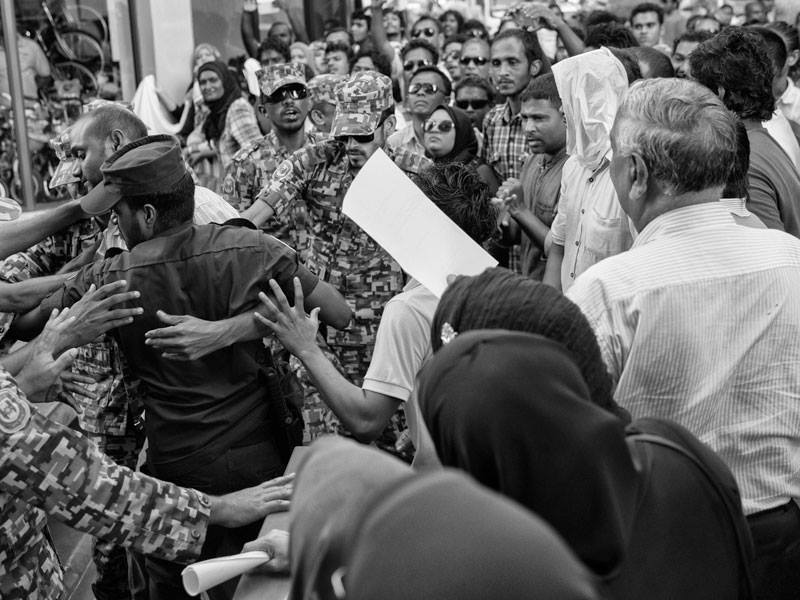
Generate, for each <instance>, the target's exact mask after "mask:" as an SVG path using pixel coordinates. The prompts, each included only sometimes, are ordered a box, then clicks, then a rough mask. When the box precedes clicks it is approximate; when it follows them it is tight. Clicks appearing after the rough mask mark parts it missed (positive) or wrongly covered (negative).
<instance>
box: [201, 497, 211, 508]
mask: <svg viewBox="0 0 800 600" xmlns="http://www.w3.org/2000/svg"><path fill="white" fill-rule="evenodd" d="M200 504H202V505H203V506H211V501H210V500H209V499H208V496H206V495H205V494H200Z"/></svg>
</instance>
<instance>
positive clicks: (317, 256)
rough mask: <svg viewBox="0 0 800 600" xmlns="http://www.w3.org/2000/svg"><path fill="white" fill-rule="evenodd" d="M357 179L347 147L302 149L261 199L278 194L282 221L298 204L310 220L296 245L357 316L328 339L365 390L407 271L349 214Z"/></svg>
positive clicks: (420, 163)
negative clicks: (382, 324)
mask: <svg viewBox="0 0 800 600" xmlns="http://www.w3.org/2000/svg"><path fill="white" fill-rule="evenodd" d="M393 158H394V160H395V162H396V163H397V164H398V166H400V168H402V169H403V170H404V171H406V172H408V173H417V172H419V170H420V169H422V168H424V167H425V166H426V165H428V164H430V161H429V160H428V159H427V158H425V157H424V156H419V155H413V154H409V153H401V154H400V155H398V156H394V157H393ZM353 177H354V172H353V171H352V170H351V169H350V163H349V160H348V158H347V155H346V153H345V152H344V149H343V147H342V146H341V145H340V144H338V143H337V142H334V141H325V142H320V143H317V144H313V145H309V146H306V147H304V148H301V149H300V150H298V151H297V152H295V153H293V154H292V155H291V156H290V157H289V158H288V159H287V160H286V161H284V162H283V163H281V165H280V166H279V167H278V169H277V170H276V171H275V173H274V175H273V177H272V181H271V182H270V183H269V184H268V185H267V186H266V187H265V188H264V189H263V190H262V191H261V193H260V194H259V197H264V198H266V197H267V196H269V195H270V194H273V193H276V194H277V195H278V199H277V201H276V202H275V203H274V206H272V208H273V209H274V211H275V214H276V215H278V216H279V217H280V216H281V215H284V214H286V213H287V211H291V210H294V209H295V208H296V207H297V206H298V205H300V206H302V209H303V210H304V212H305V214H306V215H307V217H306V218H307V222H306V223H303V224H300V223H295V226H296V232H295V237H296V240H295V246H296V249H297V252H298V254H299V256H300V258H301V260H302V261H303V262H304V263H305V265H306V266H307V267H308V269H309V270H310V271H311V272H312V273H314V274H316V275H317V276H318V277H319V278H320V279H322V280H324V281H327V282H329V283H330V284H331V285H333V286H334V287H335V288H337V289H338V290H339V291H340V292H341V293H342V295H343V296H344V297H345V299H346V300H347V302H348V304H350V308H351V309H352V310H353V312H354V314H355V318H354V320H353V323H352V325H351V326H350V327H348V328H347V329H344V330H340V331H337V330H334V329H332V328H331V329H329V330H328V340H327V341H328V343H329V344H330V345H331V346H332V347H333V349H334V350H335V351H337V353H338V355H339V357H340V359H341V361H342V364H343V366H344V368H345V370H346V371H347V373H348V375H349V376H350V377H351V379H352V380H353V382H354V383H356V384H357V385H360V382H361V378H362V377H363V376H364V373H365V372H366V367H367V365H368V364H369V360H370V358H371V348H372V346H373V344H374V340H375V331H376V330H377V327H378V322H379V321H380V315H381V313H382V311H383V306H384V305H385V304H386V302H388V301H389V299H390V298H391V297H392V296H394V295H395V294H396V293H397V292H399V291H400V290H401V289H402V287H403V272H402V270H401V269H400V265H398V264H397V263H396V262H395V261H394V259H392V257H391V256H389V255H388V254H387V253H386V251H385V250H384V249H383V248H381V246H379V245H378V244H377V243H376V242H375V241H374V240H373V239H372V238H371V237H369V236H368V235H367V234H366V232H364V231H363V230H362V229H361V228H360V227H359V226H358V225H356V224H355V223H354V222H353V221H351V220H350V219H349V218H348V217H346V216H345V215H344V213H342V201H343V200H344V196H345V193H346V192H347V190H348V188H349V187H350V184H351V183H352V181H353Z"/></svg>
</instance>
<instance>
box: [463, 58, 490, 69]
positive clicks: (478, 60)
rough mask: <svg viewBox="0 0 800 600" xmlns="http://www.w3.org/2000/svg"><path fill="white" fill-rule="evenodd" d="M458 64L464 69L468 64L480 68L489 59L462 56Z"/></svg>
mask: <svg viewBox="0 0 800 600" xmlns="http://www.w3.org/2000/svg"><path fill="white" fill-rule="evenodd" d="M458 62H460V63H461V64H462V65H464V66H465V67H466V66H467V65H468V64H469V63H475V65H476V66H478V67H482V66H483V65H485V64H486V63H487V62H489V59H488V58H486V57H485V56H462V57H461V60H459V61H458Z"/></svg>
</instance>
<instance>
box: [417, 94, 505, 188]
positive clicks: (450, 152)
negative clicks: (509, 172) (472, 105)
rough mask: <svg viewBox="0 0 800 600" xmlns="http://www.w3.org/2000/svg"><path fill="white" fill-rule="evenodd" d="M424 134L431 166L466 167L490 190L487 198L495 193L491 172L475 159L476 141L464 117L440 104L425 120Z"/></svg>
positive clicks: (495, 185) (468, 122)
mask: <svg viewBox="0 0 800 600" xmlns="http://www.w3.org/2000/svg"><path fill="white" fill-rule="evenodd" d="M423 132H424V133H423V142H424V145H425V154H426V155H427V156H428V157H430V158H431V159H432V160H433V162H436V163H461V164H463V165H466V166H467V167H469V168H470V169H474V170H475V171H476V172H477V173H478V176H479V177H480V178H481V179H482V180H483V181H484V182H485V183H486V185H487V186H489V193H490V195H491V194H494V193H495V192H496V191H497V188H498V185H499V184H498V182H497V178H496V177H495V176H494V173H493V172H492V169H491V168H490V167H489V166H488V165H487V164H486V163H484V162H483V161H481V160H480V159H479V158H478V138H477V136H476V135H475V130H474V129H473V127H472V121H470V118H469V116H468V115H467V113H465V112H464V111H463V110H460V109H458V108H453V107H452V106H447V105H445V104H441V105H439V106H438V107H437V108H436V109H435V110H434V111H433V112H432V113H431V115H430V116H429V117H428V118H427V119H426V121H425V123H424V124H423Z"/></svg>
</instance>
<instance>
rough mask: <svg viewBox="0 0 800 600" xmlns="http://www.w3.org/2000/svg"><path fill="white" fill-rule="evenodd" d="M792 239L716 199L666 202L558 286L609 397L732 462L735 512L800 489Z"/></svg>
mask: <svg viewBox="0 0 800 600" xmlns="http://www.w3.org/2000/svg"><path fill="white" fill-rule="evenodd" d="M798 290H800V240H797V239H796V238H794V237H792V236H790V235H787V234H785V233H783V232H780V231H775V230H769V229H754V228H750V227H742V226H739V225H737V224H736V223H735V222H734V220H733V218H732V217H731V215H730V213H729V211H728V210H727V209H726V207H725V206H724V205H723V204H721V203H718V202H714V203H706V204H700V205H694V206H689V207H685V208H681V209H676V210H672V211H669V212H667V213H665V214H663V215H661V216H659V217H657V218H656V219H654V220H653V221H652V222H651V223H649V224H648V225H647V226H646V227H645V228H644V229H643V230H642V232H641V233H640V234H639V236H638V237H637V238H636V241H635V242H634V244H633V247H632V248H631V250H629V251H628V252H624V253H622V254H620V255H618V256H615V257H611V258H608V259H606V260H604V261H603V262H601V263H599V264H597V265H595V266H593V267H591V268H590V269H589V270H588V271H586V272H585V273H584V274H583V275H581V276H580V277H579V278H578V280H577V281H576V282H575V284H574V285H573V286H572V288H571V289H570V291H569V293H568V294H567V295H568V296H569V297H570V298H571V299H572V300H573V301H574V302H576V303H577V304H578V306H580V307H581V309H582V310H583V312H584V314H586V316H587V318H588V319H589V322H590V323H591V324H592V326H593V327H594V329H595V332H596V334H597V338H598V343H599V345H600V350H601V352H602V355H603V358H604V360H605V363H606V366H607V368H608V371H609V373H610V375H611V377H612V379H613V380H614V382H615V383H616V385H617V387H616V392H615V398H616V400H617V402H619V404H620V405H622V406H623V407H625V408H627V409H628V410H629V411H630V412H631V414H632V415H633V416H634V418H636V417H644V416H650V417H662V418H668V419H673V420H675V421H677V422H678V423H680V424H682V425H684V426H685V427H686V428H688V429H689V430H690V431H692V432H693V433H694V434H695V435H697V436H698V437H699V438H700V439H701V440H702V441H703V442H705V443H706V444H708V445H709V446H711V447H712V448H713V449H714V450H715V451H716V452H717V453H718V454H719V455H720V457H721V458H722V459H723V460H724V461H725V462H726V464H727V465H728V466H729V467H730V469H731V471H732V472H733V474H734V476H735V477H736V480H737V482H738V483H739V487H740V490H741V494H742V502H743V505H744V510H745V513H748V514H751V513H755V512H758V511H762V510H767V509H770V508H774V507H776V506H779V505H781V504H784V503H786V502H788V501H789V500H790V499H791V498H794V499H797V498H800V343H798V342H800V295H799V294H798Z"/></svg>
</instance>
